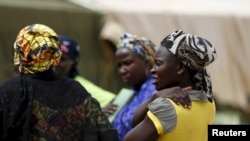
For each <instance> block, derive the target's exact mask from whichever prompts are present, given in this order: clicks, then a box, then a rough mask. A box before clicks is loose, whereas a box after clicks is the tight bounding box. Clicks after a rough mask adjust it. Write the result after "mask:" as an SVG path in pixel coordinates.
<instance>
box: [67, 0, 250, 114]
mask: <svg viewBox="0 0 250 141" xmlns="http://www.w3.org/2000/svg"><path fill="white" fill-rule="evenodd" d="M71 1H73V2H75V3H77V4H79V5H81V4H83V5H88V6H89V7H94V8H95V9H98V10H99V11H103V13H105V16H106V22H105V23H106V24H105V26H104V27H103V28H102V32H101V37H102V38H103V39H105V40H110V41H111V42H113V43H114V44H116V42H117V41H118V39H119V36H120V35H121V34H122V33H123V32H130V33H132V34H136V35H139V36H145V37H147V38H149V39H151V40H152V41H153V42H155V43H156V44H158V45H159V43H160V41H161V40H162V39H163V38H164V37H165V36H166V35H167V34H169V33H171V32H173V31H175V30H177V29H182V30H184V31H186V32H190V33H193V34H197V35H199V36H201V37H204V38H206V39H208V40H209V41H211V42H212V44H213V45H214V46H215V48H216V50H217V52H218V58H217V60H216V61H215V62H214V63H213V64H211V65H210V66H209V67H208V69H209V72H210V74H211V77H212V80H213V89H214V92H215V97H216V98H217V100H218V101H219V102H221V103H223V104H229V105H232V106H235V107H238V108H243V109H246V108H248V107H249V106H250V102H249V99H250V98H249V97H250V73H249V72H250V71H249V70H250V65H248V64H249V62H250V48H249V44H250V40H249V36H250V1H249V0H188V1H187V0H126V2H125V1H121V0H120V1H119V0H95V1H92V0H71ZM107 54H108V53H107ZM109 60H112V58H110V59H109ZM110 74H112V71H110Z"/></svg>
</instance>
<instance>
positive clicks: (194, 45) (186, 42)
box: [161, 30, 217, 101]
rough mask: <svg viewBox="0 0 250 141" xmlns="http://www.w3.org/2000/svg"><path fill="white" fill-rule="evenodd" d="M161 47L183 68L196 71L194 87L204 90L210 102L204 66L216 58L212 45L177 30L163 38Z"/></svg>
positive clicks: (208, 77)
mask: <svg viewBox="0 0 250 141" xmlns="http://www.w3.org/2000/svg"><path fill="white" fill-rule="evenodd" d="M161 45H162V46H165V47H166V48H167V49H168V50H169V51H170V52H171V53H173V54H174V55H175V56H176V57H177V59H178V60H179V61H180V62H182V63H183V64H184V65H185V66H187V67H188V68H190V69H192V70H195V71H196V74H195V75H194V79H195V83H196V85H197V86H198V87H200V88H201V89H204V90H205V92H206V94H207V97H208V99H209V100H210V101H212V100H213V94H212V82H211V78H210V75H209V74H208V72H207V70H206V66H208V65H209V64H210V63H212V62H213V61H214V60H215V59H216V57H217V52H216V50H215V48H214V47H213V46H212V44H211V43H210V42H209V41H208V40H206V39H204V38H201V37H198V36H196V35H192V34H189V33H185V32H184V31H182V30H177V31H175V32H173V33H171V34H169V35H168V36H167V37H165V38H164V39H163V40H162V42H161Z"/></svg>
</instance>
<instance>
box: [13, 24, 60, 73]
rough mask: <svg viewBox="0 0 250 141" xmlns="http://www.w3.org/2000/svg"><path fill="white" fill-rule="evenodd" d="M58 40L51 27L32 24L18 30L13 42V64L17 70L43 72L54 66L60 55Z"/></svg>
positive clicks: (21, 71)
mask: <svg viewBox="0 0 250 141" xmlns="http://www.w3.org/2000/svg"><path fill="white" fill-rule="evenodd" d="M59 47H60V42H59V41H58V39H57V34H56V33H55V31H54V30H53V29H51V28H49V27H48V26H46V25H42V24H32V25H28V26H26V27H24V28H23V29H21V31H20V32H19V34H18V36H17V38H16V41H15V42H14V65H16V66H18V69H19V72H20V73H24V74H28V73H31V74H33V73H36V72H43V71H46V70H49V69H51V68H52V67H55V66H56V65H57V64H58V62H59V60H60V57H61V54H62V53H61V51H60V48H59Z"/></svg>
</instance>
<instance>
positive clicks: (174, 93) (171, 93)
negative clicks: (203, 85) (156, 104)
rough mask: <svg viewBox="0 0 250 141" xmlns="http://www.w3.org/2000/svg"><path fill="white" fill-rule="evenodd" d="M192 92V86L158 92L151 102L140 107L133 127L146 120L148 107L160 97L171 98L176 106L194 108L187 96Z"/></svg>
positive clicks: (135, 115) (134, 118)
mask: <svg viewBox="0 0 250 141" xmlns="http://www.w3.org/2000/svg"><path fill="white" fill-rule="evenodd" d="M190 90H192V87H191V86H189V87H185V88H181V87H172V88H167V89H162V90H160V91H157V92H156V93H155V94H154V95H153V97H151V98H150V99H149V100H147V101H145V102H144V103H143V104H141V105H140V106H139V107H138V109H137V111H136V112H135V114H134V117H133V120H132V127H135V126H136V125H137V124H138V123H140V122H141V121H142V120H144V118H145V116H146V114H147V111H148V108H147V105H148V104H149V103H150V102H152V101H153V100H154V99H156V98H158V97H164V98H169V99H171V100H173V101H174V102H175V103H176V104H181V105H182V106H183V107H184V108H187V109H190V108H191V106H192V105H191V99H190V97H189V96H188V94H187V91H190Z"/></svg>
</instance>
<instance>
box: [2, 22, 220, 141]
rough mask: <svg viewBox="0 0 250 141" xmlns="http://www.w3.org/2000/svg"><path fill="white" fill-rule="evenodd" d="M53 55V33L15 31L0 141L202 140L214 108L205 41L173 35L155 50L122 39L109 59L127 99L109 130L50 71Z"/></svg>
mask: <svg viewBox="0 0 250 141" xmlns="http://www.w3.org/2000/svg"><path fill="white" fill-rule="evenodd" d="M61 55H62V51H61V47H60V41H59V39H58V35H57V34H56V32H55V31H54V30H53V29H51V28H49V27H48V26H46V25H42V24H32V25H28V26H26V27H24V28H23V29H21V31H20V32H19V34H18V36H17V38H16V41H15V43H14V55H13V60H14V65H15V67H16V69H17V70H18V72H19V76H17V77H14V78H10V79H8V80H6V81H4V82H3V83H1V85H0V131H1V132H0V139H1V140H2V141H12V140H20V141H28V140H30V141H36V140H44V141H73V140H75V141H118V140H119V141H145V140H147V141H151V140H152V141H155V140H159V141H161V140H162V141H163V140H180V141H181V140H186V139H187V138H189V140H193V141H195V140H199V141H201V140H204V141H205V140H207V125H208V124H212V123H213V119H214V117H215V105H214V101H213V91H212V83H211V79H210V75H209V73H208V72H207V70H206V66H207V65H209V64H210V63H212V62H213V61H214V60H215V59H216V50H215V48H214V47H213V46H212V44H211V43H210V42H209V41H207V40H206V39H204V38H202V37H199V36H196V35H192V34H189V33H185V32H184V31H181V30H177V31H175V32H173V33H171V34H169V35H167V36H166V37H165V38H164V39H163V40H162V42H161V45H160V46H156V45H155V44H154V43H153V42H152V41H150V40H149V39H146V38H144V37H138V36H136V35H131V34H129V33H125V34H123V35H122V36H121V38H120V42H119V43H118V46H117V50H116V53H115V57H116V62H117V66H118V72H119V74H120V75H121V77H122V80H123V81H124V82H125V83H126V84H128V85H130V86H131V89H132V90H133V91H134V96H133V98H132V99H131V100H130V101H129V102H128V103H127V105H125V106H124V107H123V108H122V109H121V110H120V111H119V113H118V114H117V116H116V118H115V120H114V122H113V123H110V121H109V120H108V118H107V116H106V115H105V113H104V112H103V111H102V107H101V106H100V103H99V102H98V101H97V99H96V98H93V97H92V96H91V93H89V91H88V90H87V89H86V88H85V87H84V86H82V85H81V84H80V83H79V82H77V81H75V80H73V79H71V78H68V77H66V76H64V75H60V74H58V73H56V72H55V71H54V68H55V67H56V66H57V65H58V63H59V61H60V59H61ZM194 119H195V122H192V121H194Z"/></svg>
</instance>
